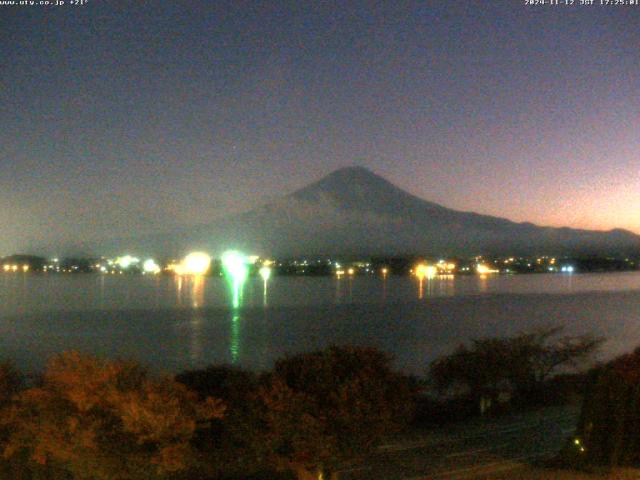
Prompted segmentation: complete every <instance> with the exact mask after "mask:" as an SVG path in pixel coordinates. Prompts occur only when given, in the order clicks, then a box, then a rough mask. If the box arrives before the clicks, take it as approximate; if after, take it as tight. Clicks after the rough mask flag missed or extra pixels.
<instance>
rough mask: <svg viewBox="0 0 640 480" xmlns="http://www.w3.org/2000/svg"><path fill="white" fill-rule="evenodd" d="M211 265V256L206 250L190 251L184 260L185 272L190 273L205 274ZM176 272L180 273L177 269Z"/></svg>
mask: <svg viewBox="0 0 640 480" xmlns="http://www.w3.org/2000/svg"><path fill="white" fill-rule="evenodd" d="M210 265H211V257H210V256H209V255H207V254H206V253H204V252H193V253H190V254H189V255H187V256H186V257H185V258H184V260H183V262H182V267H183V270H184V273H186V274H189V275H204V274H205V273H207V271H208V270H209V266H210ZM176 273H178V271H177V270H176Z"/></svg>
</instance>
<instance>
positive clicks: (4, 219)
mask: <svg viewBox="0 0 640 480" xmlns="http://www.w3.org/2000/svg"><path fill="white" fill-rule="evenodd" d="M576 3H579V0H576ZM346 4H348V5H346ZM639 47H640V7H621V6H615V7H614V6H609V7H602V6H591V7H585V6H577V5H576V6H573V7H562V6H556V7H549V6H546V7H531V6H525V5H524V1H520V0H513V1H478V2H474V1H446V2H444V1H438V2H430V1H426V2H396V1H393V2H391V1H390V2H373V1H370V2H338V1H336V2H297V1H296V2H242V1H233V2H226V1H213V0H212V1H201V2H197V1H180V2H172V1H145V2H143V1H140V2H137V1H136V2H129V1H108V0H89V4H88V5H86V6H83V7H72V6H63V7H37V6H34V7H6V6H0V62H1V63H0V207H1V208H0V225H2V228H1V229H0V254H4V253H11V252H14V251H16V250H24V249H25V248H27V247H30V246H33V245H39V244H43V243H47V242H50V241H60V240H71V239H73V240H75V239H91V238H96V237H103V236H114V237H117V236H122V235H129V234H132V233H135V232H138V231H141V232H151V231H158V230H165V229H168V228H171V227H174V226H177V225H189V224H196V223H203V222H204V223H206V222H210V221H212V220H213V219H215V218H216V217H219V216H222V215H225V214H229V213H233V212H239V211H243V210H246V209H249V208H251V207H253V206H256V205H259V204H261V203H263V202H265V201H268V200H269V199H272V198H274V197H275V196H278V195H281V194H283V193H288V192H290V191H293V190H295V189H296V188H299V187H302V186H304V185H305V184H307V183H309V182H311V181H314V180H317V179H319V178H320V177H322V176H323V175H325V174H327V173H329V172H330V171H332V170H334V169H336V168H339V167H342V166H348V165H362V166H365V167H368V168H370V169H372V170H373V171H375V172H376V173H379V174H381V175H383V176H385V177H386V178H388V179H389V180H391V181H393V182H394V183H396V184H397V185H398V186H400V187H402V188H405V189H407V190H408V191H410V192H411V193H413V194H416V195H418V196H420V197H423V198H425V199H428V200H431V201H435V202H438V203H441V204H444V205H446V206H450V207H452V208H457V209H464V210H474V211H477V212H480V213H488V214H493V215H498V216H505V217H508V218H510V219H513V220H517V221H525V220H527V221H533V222H536V223H540V224H549V225H568V226H574V227H586V228H598V229H608V228H613V227H623V228H628V229H631V230H634V231H636V232H640V208H638V207H639V206H640V158H639V152H640V81H639V78H640V48H639Z"/></svg>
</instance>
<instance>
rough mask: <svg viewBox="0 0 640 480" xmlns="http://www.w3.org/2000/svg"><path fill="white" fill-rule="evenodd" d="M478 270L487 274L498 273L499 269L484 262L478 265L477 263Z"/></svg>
mask: <svg viewBox="0 0 640 480" xmlns="http://www.w3.org/2000/svg"><path fill="white" fill-rule="evenodd" d="M476 272H478V273H479V274H480V275H486V274H487V273H498V272H499V270H496V269H495V268H490V267H488V266H487V265H485V264H483V263H479V264H478V265H476Z"/></svg>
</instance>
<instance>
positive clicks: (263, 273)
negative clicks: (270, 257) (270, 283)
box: [259, 267, 271, 282]
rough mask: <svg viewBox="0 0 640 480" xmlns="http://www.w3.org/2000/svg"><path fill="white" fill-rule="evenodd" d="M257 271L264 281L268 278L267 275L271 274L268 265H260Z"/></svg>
mask: <svg viewBox="0 0 640 480" xmlns="http://www.w3.org/2000/svg"><path fill="white" fill-rule="evenodd" d="M259 273H260V276H261V277H262V279H263V280H264V281H265V282H266V281H267V280H269V277H270V276H271V269H270V268H269V267H262V268H261V269H260V270H259Z"/></svg>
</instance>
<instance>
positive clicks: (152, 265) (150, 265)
mask: <svg viewBox="0 0 640 480" xmlns="http://www.w3.org/2000/svg"><path fill="white" fill-rule="evenodd" d="M142 270H144V272H145V273H154V274H155V273H160V266H159V265H158V264H157V263H156V261H155V260H153V259H152V258H150V259H148V260H145V262H144V263H143V264H142Z"/></svg>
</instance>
